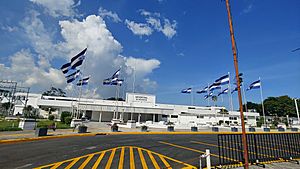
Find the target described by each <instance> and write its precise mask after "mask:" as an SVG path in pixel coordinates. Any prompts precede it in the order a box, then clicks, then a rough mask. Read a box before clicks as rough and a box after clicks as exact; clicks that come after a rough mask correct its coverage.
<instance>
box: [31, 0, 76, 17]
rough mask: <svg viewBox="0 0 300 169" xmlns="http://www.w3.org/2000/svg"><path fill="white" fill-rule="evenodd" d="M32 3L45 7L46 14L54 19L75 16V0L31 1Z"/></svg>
mask: <svg viewBox="0 0 300 169" xmlns="http://www.w3.org/2000/svg"><path fill="white" fill-rule="evenodd" d="M30 1H31V2H33V3H35V4H37V5H40V6H43V7H44V8H45V11H46V13H48V14H50V15H51V16H53V17H59V16H67V17H70V16H74V15H75V11H74V7H75V6H76V4H75V0H58V1H55V0H30ZM78 4H80V1H79V2H78Z"/></svg>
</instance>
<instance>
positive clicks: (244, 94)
mask: <svg viewBox="0 0 300 169" xmlns="http://www.w3.org/2000/svg"><path fill="white" fill-rule="evenodd" d="M242 89H243V96H244V103H245V111H246V112H248V109H247V99H246V92H245V88H244V82H242Z"/></svg>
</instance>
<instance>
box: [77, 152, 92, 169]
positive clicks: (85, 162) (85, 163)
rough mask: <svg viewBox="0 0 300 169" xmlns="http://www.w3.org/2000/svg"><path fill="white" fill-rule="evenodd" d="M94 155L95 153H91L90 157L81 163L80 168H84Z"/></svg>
mask: <svg viewBox="0 0 300 169" xmlns="http://www.w3.org/2000/svg"><path fill="white" fill-rule="evenodd" d="M93 157H94V154H91V155H89V157H88V158H87V159H86V160H85V161H84V162H83V163H82V164H81V166H80V167H79V169H84V167H85V166H86V165H87V164H88V163H89V162H90V161H91V159H92V158H93Z"/></svg>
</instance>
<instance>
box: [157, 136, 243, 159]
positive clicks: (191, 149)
mask: <svg viewBox="0 0 300 169" xmlns="http://www.w3.org/2000/svg"><path fill="white" fill-rule="evenodd" d="M159 143H162V144H166V145H169V146H173V147H177V148H182V149H186V150H190V151H194V152H197V153H201V154H204V153H205V152H204V151H201V150H196V149H193V148H189V147H185V146H181V145H177V144H172V143H168V142H164V141H159ZM210 155H211V156H214V157H217V158H218V157H220V158H223V159H226V160H230V161H234V162H239V161H238V160H235V159H232V158H228V157H224V156H219V155H217V154H212V153H211V154H210Z"/></svg>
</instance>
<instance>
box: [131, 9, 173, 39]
mask: <svg viewBox="0 0 300 169" xmlns="http://www.w3.org/2000/svg"><path fill="white" fill-rule="evenodd" d="M138 12H139V13H140V15H142V16H144V17H145V20H146V23H135V22H133V21H129V20H126V21H125V24H126V25H127V27H128V28H129V29H130V30H131V31H132V32H133V33H134V34H135V35H148V36H149V35H151V34H152V32H153V31H154V30H155V31H157V32H161V33H163V34H164V35H165V36H166V37H167V38H168V39H171V38H172V37H173V36H174V35H175V34H176V33H177V31H176V27H177V21H176V20H173V21H170V20H169V19H167V18H164V17H161V14H160V13H157V12H154V13H151V12H149V11H146V10H144V9H140V10H138Z"/></svg>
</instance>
